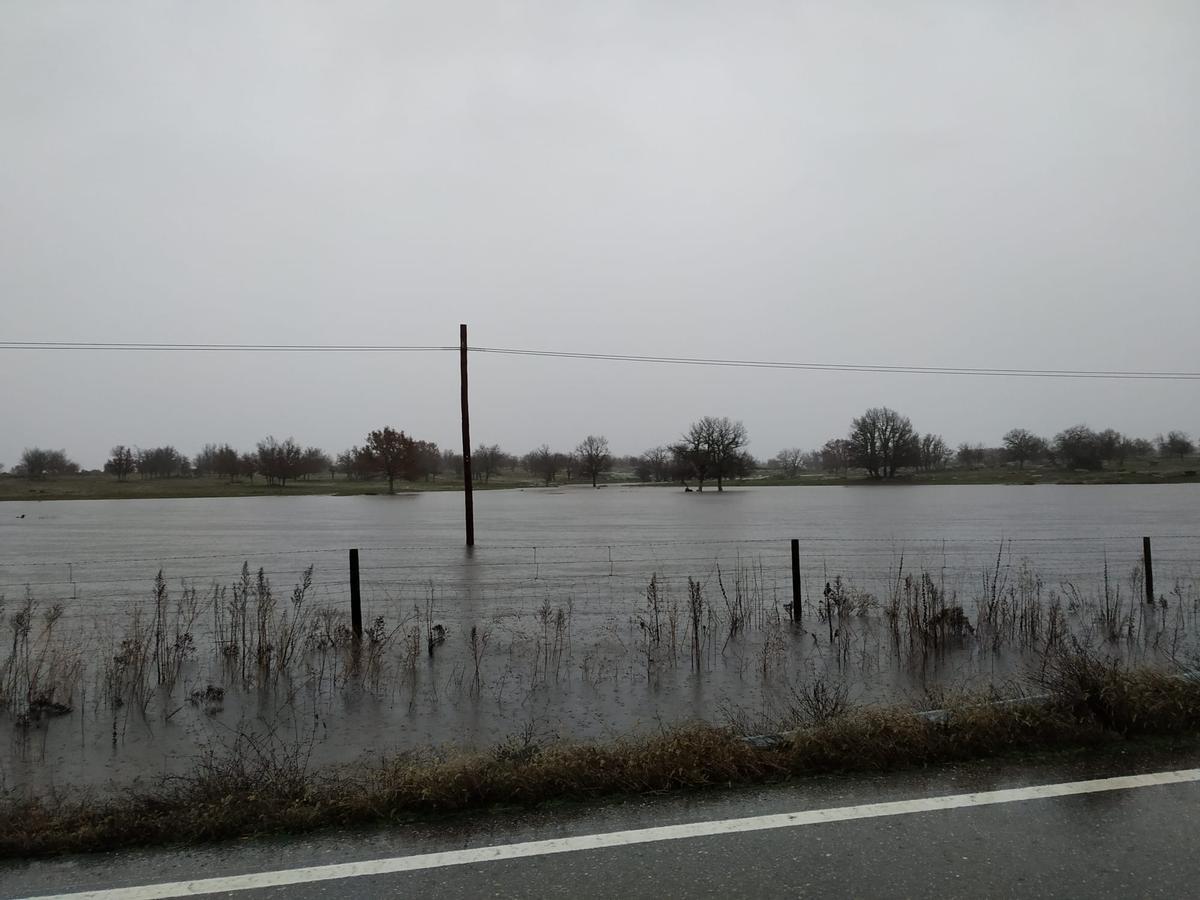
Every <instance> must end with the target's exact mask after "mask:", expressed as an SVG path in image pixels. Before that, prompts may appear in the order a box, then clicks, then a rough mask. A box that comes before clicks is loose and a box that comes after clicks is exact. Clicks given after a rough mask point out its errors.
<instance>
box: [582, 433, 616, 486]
mask: <svg viewBox="0 0 1200 900" xmlns="http://www.w3.org/2000/svg"><path fill="white" fill-rule="evenodd" d="M575 457H576V459H578V460H579V467H580V468H581V469H582V470H583V474H584V475H587V476H588V477H589V478H591V479H592V487H595V486H596V480H597V479H598V478H599V477H600V475H602V474H603V473H604V472H607V471H608V470H609V469H610V468H611V467H612V456H611V454H609V452H608V438H605V437H601V436H599V435H595V434H589V435H588V436H587V437H585V438H584V439H583V440H582V441H580V443H579V446H578V447H576V448H575Z"/></svg>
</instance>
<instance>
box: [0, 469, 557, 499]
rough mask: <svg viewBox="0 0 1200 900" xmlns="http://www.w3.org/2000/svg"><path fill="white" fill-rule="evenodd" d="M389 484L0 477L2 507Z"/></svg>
mask: <svg viewBox="0 0 1200 900" xmlns="http://www.w3.org/2000/svg"><path fill="white" fill-rule="evenodd" d="M537 484H539V483H537V482H534V481H531V480H529V479H526V478H520V477H516V476H511V475H502V476H497V477H493V478H492V479H491V481H489V482H488V483H486V484H484V483H480V484H477V485H476V486H475V489H476V490H500V489H504V488H521V487H533V486H536V485H537ZM458 490H462V483H461V482H458V481H455V480H454V479H453V478H449V479H445V478H441V479H438V480H437V481H420V482H399V483H397V485H396V493H398V494H403V493H413V492H418V491H420V492H424V491H458ZM386 493H387V482H386V481H351V480H349V479H345V478H338V479H336V480H333V481H331V480H330V479H329V478H324V479H317V478H314V479H312V480H309V481H304V480H300V481H290V482H288V484H287V486H286V487H279V486H277V485H270V484H267V483H266V481H265V480H263V479H261V478H256V479H255V480H254V481H248V480H243V481H229V480H228V479H225V478H210V477H203V478H144V479H143V478H137V477H136V476H134V477H131V478H130V479H129V480H128V481H117V480H116V479H115V478H113V477H112V476H111V475H67V476H63V477H61V478H46V479H37V480H32V481H31V480H29V479H26V478H17V477H15V476H11V475H10V476H0V501H3V500H151V499H167V498H187V497H310V496H357V495H373V494H386Z"/></svg>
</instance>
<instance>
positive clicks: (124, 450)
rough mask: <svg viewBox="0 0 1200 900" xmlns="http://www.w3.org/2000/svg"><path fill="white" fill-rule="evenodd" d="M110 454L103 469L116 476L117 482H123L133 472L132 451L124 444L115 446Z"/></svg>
mask: <svg viewBox="0 0 1200 900" xmlns="http://www.w3.org/2000/svg"><path fill="white" fill-rule="evenodd" d="M111 453H112V455H111V456H110V457H109V459H108V462H107V463H106V464H105V466H104V468H105V469H106V470H107V471H108V472H109V473H110V474H112V475H116V476H117V481H124V480H125V479H126V478H128V477H129V474H130V473H131V472H132V471H133V450H131V449H130V448H129V447H126V446H125V445H124V444H117V446H115V447H113V448H112V451H111Z"/></svg>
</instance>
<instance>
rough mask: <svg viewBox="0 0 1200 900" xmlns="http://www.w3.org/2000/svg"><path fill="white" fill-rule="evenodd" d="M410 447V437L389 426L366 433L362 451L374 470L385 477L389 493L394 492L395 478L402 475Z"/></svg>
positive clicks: (411, 443)
mask: <svg viewBox="0 0 1200 900" xmlns="http://www.w3.org/2000/svg"><path fill="white" fill-rule="evenodd" d="M412 447H413V440H412V438H410V437H409V436H408V435H406V434H405V433H404V432H403V431H396V429H394V428H392V427H390V426H385V427H384V428H382V429H380V430H379V431H372V432H371V433H370V434H368V435H367V443H366V445H365V446H364V447H363V452H364V453H365V455H366V458H367V460H369V461H370V464H371V466H372V467H373V468H374V469H375V471H377V472H380V473H382V474H383V476H384V477H385V478H387V482H388V493H389V494H394V493H395V492H396V479H397V478H399V477H401V475H403V473H404V470H405V467H406V466H407V465H408V457H409V454H410V453H411V452H412Z"/></svg>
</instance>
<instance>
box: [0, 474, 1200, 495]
mask: <svg viewBox="0 0 1200 900" xmlns="http://www.w3.org/2000/svg"><path fill="white" fill-rule="evenodd" d="M1040 484H1057V485H1064V484H1075V485H1095V484H1172V485H1174V484H1200V474H1198V473H1197V470H1196V469H1187V468H1182V467H1180V468H1168V467H1163V468H1161V469H1155V470H1136V471H1134V470H1102V471H1097V472H1067V471H1062V470H1056V469H1047V468H1040V469H1032V468H1031V469H1026V470H1020V469H946V470H943V471H939V472H921V473H915V474H910V475H903V476H898V477H896V478H892V479H887V480H881V481H874V480H871V479H867V478H863V477H858V476H855V477H838V476H830V475H799V476H796V477H793V478H787V477H783V476H774V475H770V474H768V475H766V476H763V477H757V478H746V479H740V480H736V481H729V482H726V484H725V486H726V488H739V487H864V488H867V487H875V486H886V485H892V486H914V485H930V486H948V485H970V486H979V485H1022V486H1030V485H1040ZM608 485H611V486H614V487H615V486H626V487H629V486H644V487H648V488H658V489H671V490H682V485H680V484H678V483H666V482H658V483H645V484H644V483H642V482H639V481H636V480H634V479H632V478H624V479H623V478H617V479H613V480H610V481H606V482H604V483H603V484H602V485H601V486H608ZM689 485H690V486H691V488H692V490H693V491H695V490H696V487H697V485H696V483H695V481H692V482H690V483H689ZM545 487H550V488H556V487H557V488H572V489H574V488H580V489H583V488H587V487H589V485H588V484H587V483H586V482H578V481H572V482H559V483H555V484H551V485H548V486H547V485H545V484H543V483H541V482H540V481H531V480H528V479H518V478H515V477H512V476H499V477H496V478H493V479H492V480H491V481H490V482H488V483H486V484H483V483H481V484H476V485H475V490H524V489H541V488H545ZM461 490H462V485H461V484H460V483H459V482H457V481H454V480H439V481H431V482H419V483H405V484H403V485H401V486H397V489H396V493H397V494H415V493H429V492H440V491H461ZM709 491H712V492H713V493H715V492H716V482H711V481H710V482H705V486H704V492H705V493H708V492H709ZM386 495H387V485H386V483H385V482H382V481H349V480H337V481H329V480H325V481H320V480H311V481H303V480H301V481H295V482H292V483H290V484H288V485H287V486H286V487H277V486H274V485H268V484H266V483H265V482H263V481H261V480H257V481H253V482H251V481H233V482H231V481H226V480H224V479H220V478H155V479H138V478H131V479H129V480H128V481H123V482H121V481H117V480H116V479H114V478H113V477H112V476H109V475H72V476H66V477H63V478H50V479H46V480H43V481H29V480H27V479H24V478H18V477H16V476H11V475H9V476H2V477H0V503H3V502H29V501H43V500H45V501H52V500H171V499H202V498H203V499H215V498H220V497H331V496H332V497H352V496H386Z"/></svg>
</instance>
